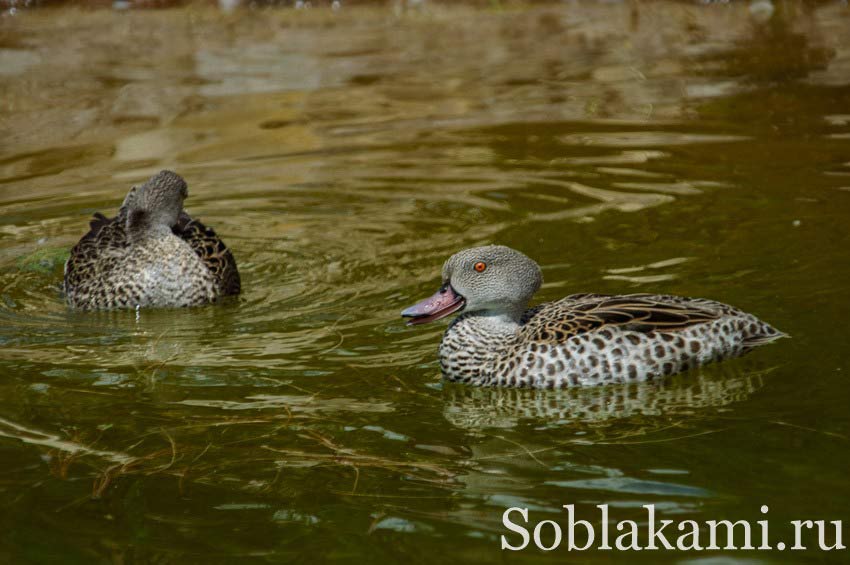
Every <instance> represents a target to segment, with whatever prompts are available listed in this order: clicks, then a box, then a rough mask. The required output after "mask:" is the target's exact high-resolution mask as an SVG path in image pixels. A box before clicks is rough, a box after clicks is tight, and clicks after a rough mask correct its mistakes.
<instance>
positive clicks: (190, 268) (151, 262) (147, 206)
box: [64, 171, 241, 310]
mask: <svg viewBox="0 0 850 565" xmlns="http://www.w3.org/2000/svg"><path fill="white" fill-rule="evenodd" d="M186 195H187V190H186V184H185V182H184V181H183V179H182V178H180V177H179V176H178V175H176V174H174V173H172V172H170V171H162V172H160V173H159V174H157V175H155V176H154V177H153V178H151V180H149V181H148V183H146V184H145V185H142V186H141V187H134V188H133V189H131V190H130V193H129V194H128V195H127V198H125V200H124V204H123V205H122V206H121V208H120V209H119V211H118V214H117V215H116V216H115V217H114V218H107V217H105V216H103V215H102V214H95V217H94V220H92V222H91V226H90V228H91V229H90V230H89V232H88V233H87V234H86V235H85V236H83V238H82V239H81V240H80V241H79V243H77V245H75V246H74V248H73V249H72V250H71V256H70V257H69V259H68V261H67V262H66V264H65V280H64V290H65V296H66V300H67V302H68V304H69V305H70V306H71V307H73V308H78V309H85V310H92V309H115V308H136V307H142V308H150V307H157V308H169V307H183V306H197V305H201V304H207V303H210V302H214V301H215V300H216V299H218V298H219V297H221V296H226V295H231V294H238V293H239V291H240V287H241V284H240V279H239V271H238V269H237V267H236V261H235V260H234V258H233V255H232V253H231V252H230V250H229V249H227V247H226V246H225V245H224V242H222V241H221V239H219V238H218V236H217V235H216V234H215V232H214V231H213V230H212V229H210V228H207V227H206V226H204V225H203V224H202V223H201V222H199V221H198V220H194V219H192V217H191V216H189V214H187V213H186V212H185V211H184V210H183V209H182V201H183V199H184V198H185V197H186Z"/></svg>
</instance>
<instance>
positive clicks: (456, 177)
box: [0, 2, 850, 563]
mask: <svg viewBox="0 0 850 565" xmlns="http://www.w3.org/2000/svg"><path fill="white" fill-rule="evenodd" d="M762 4H764V3H762ZM771 7H772V9H767V8H766V7H765V6H764V5H761V6H756V7H755V8H752V9H751V8H750V7H749V6H745V5H743V4H741V5H739V4H738V3H735V4H734V5H716V4H712V5H687V4H680V3H671V2H661V3H658V4H639V3H628V4H617V3H613V4H590V3H582V4H581V5H574V4H551V5H542V6H535V7H517V6H512V7H510V8H507V7H502V9H495V8H490V9H482V8H473V7H469V6H451V7H450V6H434V5H432V4H431V3H423V4H422V5H420V6H419V7H418V8H416V9H411V10H398V11H396V10H393V9H392V8H390V7H387V8H382V7H367V6H356V7H355V6H348V4H347V3H344V4H343V6H342V8H341V9H339V10H336V11H331V10H324V9H319V8H318V7H314V9H312V10H298V11H294V10H287V9H281V10H262V11H251V10H236V11H234V12H233V13H232V14H231V15H222V14H221V13H220V12H217V11H215V10H213V9H206V8H201V7H194V8H192V9H170V10H162V11H129V12H124V13H114V12H111V11H108V10H101V11H98V10H95V11H89V12H79V11H76V10H72V9H55V10H44V11H38V10H36V11H26V12H19V13H18V15H16V16H14V17H11V18H10V17H8V16H6V19H4V20H2V21H1V22H0V26H2V27H0V94H2V96H0V100H2V102H0V105H2V108H3V110H4V111H3V112H2V113H0V129H2V130H3V132H4V136H3V140H2V141H0V147H2V149H3V151H2V155H0V369H2V371H0V372H2V374H3V378H2V379H0V507H2V512H0V526H2V531H4V532H7V533H6V534H4V535H3V536H0V560H2V556H5V555H12V556H15V557H18V556H23V557H22V558H23V559H24V560H27V559H28V560H30V561H33V562H46V561H55V559H53V558H54V557H55V556H57V555H59V556H61V558H62V559H66V560H68V561H74V562H100V561H102V562H128V561H134V560H135V561H140V562H146V561H152V560H158V561H163V562H185V561H186V560H189V561H192V560H200V559H207V558H210V557H212V556H215V557H216V558H222V557H221V556H227V557H225V559H227V558H230V557H233V558H237V556H238V557H242V558H244V557H248V556H250V558H253V559H260V560H266V561H271V562H278V561H286V560H292V559H297V558H298V557H301V556H303V555H310V556H316V557H318V556H322V557H326V558H343V556H348V555H357V556H365V557H366V558H367V559H370V560H372V561H390V562H395V561H398V560H399V559H401V558H409V555H411V554H420V553H421V554H423V555H429V556H430V555H434V556H435V557H437V556H440V557H441V558H445V559H448V558H451V559H452V560H453V561H484V560H487V561H491V560H492V559H493V556H494V555H495V554H496V552H497V551H498V534H499V533H501V531H502V526H501V512H502V510H503V509H504V508H505V507H507V506H511V505H520V506H525V507H528V508H530V509H531V511H532V512H535V513H536V512H540V513H543V514H547V513H549V514H551V513H552V512H558V509H559V508H560V505H561V504H565V503H571V502H575V503H576V504H578V505H579V508H580V509H592V508H593V506H594V505H595V504H601V503H608V504H610V505H611V507H612V508H616V509H617V510H618V512H619V514H618V516H619V517H620V518H623V519H625V518H629V517H630V516H636V515H638V513H639V511H641V510H642V509H641V508H640V506H641V504H646V503H650V502H651V503H654V504H656V508H657V509H658V510H659V511H660V512H664V513H669V514H678V515H681V516H682V517H686V518H690V519H697V520H706V519H716V518H723V517H734V518H735V519H747V518H749V519H753V520H755V519H759V518H760V516H759V515H758V511H757V509H758V508H759V506H760V505H761V504H768V505H769V506H770V507H771V509H772V510H771V514H772V516H773V517H774V518H775V519H776V520H778V521H779V520H784V519H785V518H789V519H791V518H794V519H797V518H801V517H803V518H811V519H836V518H841V517H842V512H844V511H845V510H846V508H845V507H846V504H845V503H846V500H847V494H848V493H847V487H846V477H845V474H846V468H847V465H848V463H850V461H848V460H847V456H846V455H845V453H847V450H846V449H845V447H846V442H847V441H848V440H847V438H848V437H850V435H848V434H850V420H848V418H847V415H846V405H847V401H848V398H847V394H846V390H847V388H846V383H845V378H846V375H844V373H846V372H847V371H848V370H850V369H848V368H847V367H846V359H845V356H844V351H845V349H846V348H845V347H844V343H845V342H846V338H847V335H846V334H847V332H846V330H845V325H846V324H845V323H844V320H845V319H846V316H847V315H848V314H850V312H848V311H847V304H846V299H845V296H846V282H845V281H846V279H847V277H848V276H850V272H848V270H847V262H846V257H845V255H846V253H845V252H844V250H845V249H846V248H847V247H848V246H850V237H848V233H850V232H848V231H847V229H846V217H847V213H848V206H850V200H848V198H849V197H850V193H848V192H847V188H848V185H850V182H848V180H847V175H848V157H847V155H848V147H847V142H848V139H850V129H848V128H850V119H848V118H847V108H848V107H850V87H848V78H847V77H848V76H850V52H848V51H847V50H846V49H845V47H844V46H845V45H846V44H847V43H848V39H850V37H848V30H850V26H848V25H847V23H848V17H850V14H848V11H847V8H846V7H845V6H842V5H841V4H839V3H829V4H810V3H802V2H790V3H785V4H778V3H777V4H771ZM60 37H61V41H60V40H59V38H60ZM95 38H96V39H95ZM161 168H172V169H174V170H176V171H178V172H179V173H180V174H181V175H183V176H184V177H185V178H186V179H187V181H188V182H189V190H190V195H189V199H188V200H187V203H186V205H187V208H188V210H189V211H190V212H191V213H192V215H193V216H197V217H199V218H201V219H202V220H204V221H205V222H209V224H210V225H213V226H215V228H216V231H217V232H218V233H220V234H221V235H222V237H223V238H224V239H225V240H226V241H227V242H228V244H229V245H230V246H231V247H232V249H233V251H234V254H235V256H236V258H237V261H238V263H239V268H240V273H241V274H242V277H243V283H244V284H243V286H244V292H243V294H242V295H241V296H240V297H239V298H238V299H235V300H232V301H228V302H226V303H224V304H221V305H218V306H216V307H214V308H197V309H186V310H180V311H142V312H139V313H138V315H137V314H136V313H135V312H112V313H78V312H71V311H69V310H68V309H67V308H66V307H65V306H64V304H63V301H62V296H61V294H60V286H61V279H62V265H63V262H64V259H65V257H66V256H67V250H68V249H70V247H71V245H73V244H74V243H75V242H76V241H77V239H78V238H79V237H80V235H82V234H83V233H84V232H85V230H86V228H87V222H88V217H89V216H90V215H91V214H92V213H93V212H95V211H104V212H107V213H109V212H112V211H114V210H115V209H116V208H117V206H118V205H119V203H120V201H121V199H122V198H123V195H124V194H125V192H126V189H127V187H128V186H130V185H131V184H133V183H136V182H139V181H140V180H143V179H145V178H147V177H148V176H149V175H150V174H151V173H153V172H156V171H158V170H159V169H161ZM492 242H499V243H503V244H506V245H510V246H512V247H515V248H518V249H521V250H523V251H525V252H526V253H528V254H529V255H531V256H533V257H534V258H535V259H536V260H538V262H539V263H540V264H541V265H542V266H543V270H544V277H545V279H546V283H545V285H544V287H543V289H542V290H541V292H540V296H539V298H540V299H542V300H550V299H555V298H559V297H561V296H563V295H565V294H569V293H575V292H589V291H593V292H640V291H658V292H670V293H678V294H689V295H696V296H709V297H713V298H717V299H720V300H724V301H728V302H730V303H733V304H736V305H739V306H741V307H743V308H745V309H747V310H750V311H752V312H754V313H755V314H757V315H759V316H761V317H763V318H764V319H766V320H768V321H770V322H772V323H775V324H776V326H777V327H780V328H782V329H783V330H785V331H787V332H789V333H790V334H791V335H792V336H794V339H793V340H786V341H785V342H783V343H782V344H781V345H777V346H773V347H771V348H767V349H764V350H762V351H758V352H756V353H754V354H752V355H751V356H750V357H747V358H744V359H741V360H736V361H731V362H729V363H727V364H723V365H720V366H717V367H708V368H705V369H702V370H700V371H692V372H690V373H688V374H685V375H681V376H679V377H676V378H674V379H671V380H669V381H665V382H660V383H645V384H640V385H630V386H623V387H602V388H595V389H586V390H570V391H554V392H549V391H526V390H494V389H472V388H465V387H458V386H452V385H444V384H443V383H441V382H440V380H439V369H438V366H437V364H436V349H437V344H438V342H439V338H440V334H441V332H442V330H443V327H442V326H440V325H435V326H433V327H425V328H417V329H414V330H412V329H409V328H406V327H405V326H404V325H403V323H402V322H401V321H400V319H399V318H398V312H399V311H400V309H401V308H402V307H403V306H404V305H406V304H408V303H410V302H411V301H412V299H414V298H415V297H418V296H420V295H422V294H424V293H426V292H430V291H431V290H432V287H433V285H434V284H435V283H436V281H437V278H438V276H439V274H438V273H439V267H440V264H441V263H442V261H443V260H444V259H445V258H446V257H448V256H449V255H451V254H452V253H454V252H455V251H457V250H458V249H460V248H463V247H468V246H472V245H479V244H484V243H492ZM789 446H793V450H791V449H789ZM757 516H758V517H757ZM45 531H49V532H51V536H50V539H49V540H48V541H47V542H45V537H44V534H43V532H45ZM555 553H556V552H555ZM729 555H731V554H727V556H729ZM537 557H539V558H540V559H541V560H544V561H545V560H547V559H550V558H551V559H553V560H554V559H557V558H558V556H554V555H553V556H552V557H550V556H548V555H542V554H541V555H538V556H537ZM718 557H719V558H722V557H724V556H723V555H720V556H718ZM783 557H784V555H781V554H778V553H777V554H776V555H773V554H763V555H761V556H760V558H761V559H762V561H761V562H771V561H773V560H776V561H781V560H782V558H783ZM634 558H635V560H637V561H641V560H643V561H644V562H647V563H656V562H658V559H660V557H659V556H658V555H649V556H644V555H642V554H641V555H635V556H634ZM671 559H672V557H671Z"/></svg>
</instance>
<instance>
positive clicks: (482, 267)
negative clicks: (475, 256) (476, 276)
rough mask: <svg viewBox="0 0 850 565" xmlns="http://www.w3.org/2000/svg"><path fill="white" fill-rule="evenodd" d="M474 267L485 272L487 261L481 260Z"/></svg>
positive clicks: (480, 271)
mask: <svg viewBox="0 0 850 565" xmlns="http://www.w3.org/2000/svg"><path fill="white" fill-rule="evenodd" d="M472 268H473V269H475V270H476V271H478V272H479V273H483V272H484V270H485V269H486V268H487V263H485V262H484V261H479V262H477V263H476V264H474V265H473V266H472Z"/></svg>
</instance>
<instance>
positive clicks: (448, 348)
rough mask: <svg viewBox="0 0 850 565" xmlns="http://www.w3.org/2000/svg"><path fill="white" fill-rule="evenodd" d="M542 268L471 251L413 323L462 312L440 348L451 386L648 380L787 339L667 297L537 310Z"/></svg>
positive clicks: (755, 323)
mask: <svg viewBox="0 0 850 565" xmlns="http://www.w3.org/2000/svg"><path fill="white" fill-rule="evenodd" d="M542 283H543V276H542V274H541V272H540V267H539V265H538V264H537V263H536V262H535V261H534V260H533V259H531V258H529V257H528V256H526V255H524V254H523V253H521V252H519V251H517V250H515V249H512V248H510V247H505V246H503V245H488V246H484V247H475V248H471V249H465V250H463V251H460V252H458V253H455V254H454V255H452V256H451V257H450V258H449V259H448V260H447V261H446V262H445V264H444V265H443V270H442V285H441V286H440V288H439V290H438V291H437V292H436V293H435V294H434V295H433V296H431V297H429V298H426V299H425V300H422V301H421V302H419V303H417V304H415V305H413V306H411V307H409V308H407V309H405V310H404V311H402V313H401V315H402V317H404V318H407V319H408V321H407V324H408V325H419V324H427V323H429V322H433V321H436V320H439V319H441V318H445V317H446V316H449V315H451V314H455V313H457V314H459V315H458V316H457V317H456V318H455V319H454V320H452V322H451V323H450V324H449V326H448V328H447V329H446V331H445V333H444V334H443V338H442V341H441V342H440V347H439V361H440V368H441V370H442V373H443V376H444V378H445V379H446V380H448V381H453V382H460V383H465V384H469V385H478V386H494V387H495V386H500V387H518V388H536V389H563V388H568V387H574V386H594V385H606V384H615V383H631V382H645V381H651V380H653V379H659V378H663V377H666V376H668V375H673V374H675V373H680V372H684V371H687V370H689V369H691V368H695V367H698V366H701V365H705V364H707V363H711V362H714V361H721V360H723V359H728V358H732V357H738V356H740V355H743V354H745V353H748V352H749V351H751V350H753V349H755V348H756V347H759V346H761V345H765V344H768V343H771V342H773V341H776V340H777V339H779V338H782V337H786V334H784V333H783V332H780V331H779V330H777V329H775V328H774V327H772V326H771V325H769V324H767V323H766V322H763V321H761V320H759V319H758V318H756V317H755V316H754V315H752V314H749V313H747V312H744V311H742V310H739V309H737V308H735V307H733V306H730V305H728V304H724V303H722V302H717V301H714V300H708V299H703V298H687V297H682V296H672V295H665V294H623V295H611V294H573V295H570V296H567V297H565V298H562V299H560V300H555V301H553V302H547V303H544V304H540V305H537V306H533V307H531V308H529V307H528V303H529V301H530V300H531V298H532V297H533V296H534V294H535V293H537V291H538V290H539V289H540V286H541V284H542Z"/></svg>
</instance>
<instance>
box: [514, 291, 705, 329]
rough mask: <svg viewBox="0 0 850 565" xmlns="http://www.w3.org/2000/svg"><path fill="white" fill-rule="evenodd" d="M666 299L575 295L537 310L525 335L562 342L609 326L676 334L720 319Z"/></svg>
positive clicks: (529, 319) (527, 326)
mask: <svg viewBox="0 0 850 565" xmlns="http://www.w3.org/2000/svg"><path fill="white" fill-rule="evenodd" d="M665 298H667V297H660V296H652V295H637V294H635V295H628V296H618V297H610V296H605V295H574V296H570V297H568V298H566V299H564V300H561V301H558V302H554V303H551V304H547V305H545V306H543V307H538V308H536V309H535V311H534V313H533V314H532V315H531V316H529V317H528V321H527V323H526V325H525V327H524V328H523V331H524V332H528V333H530V334H531V336H530V337H532V338H534V339H539V340H546V341H562V340H564V339H567V338H568V337H570V336H573V335H577V334H582V333H586V332H589V331H596V330H599V329H600V328H603V327H605V326H618V327H621V328H622V329H626V330H631V331H638V332H650V331H676V330H681V329H685V328H688V327H690V326H693V325H695V324H700V323H703V322H710V321H713V320H716V319H718V318H719V317H720V312H715V311H713V310H710V309H708V308H701V307H699V306H697V305H695V304H692V303H682V302H675V301H668V300H665ZM670 298H672V297H670Z"/></svg>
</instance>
